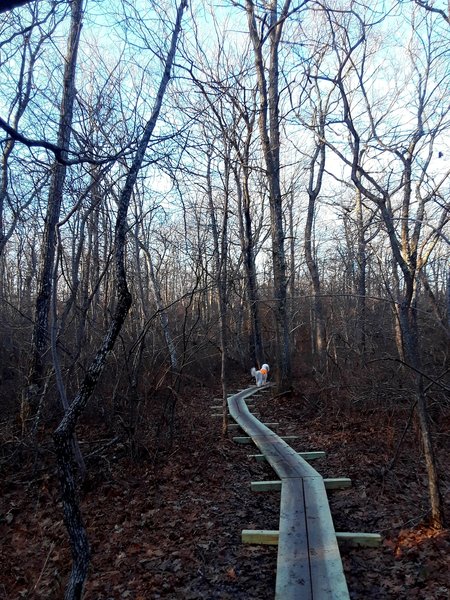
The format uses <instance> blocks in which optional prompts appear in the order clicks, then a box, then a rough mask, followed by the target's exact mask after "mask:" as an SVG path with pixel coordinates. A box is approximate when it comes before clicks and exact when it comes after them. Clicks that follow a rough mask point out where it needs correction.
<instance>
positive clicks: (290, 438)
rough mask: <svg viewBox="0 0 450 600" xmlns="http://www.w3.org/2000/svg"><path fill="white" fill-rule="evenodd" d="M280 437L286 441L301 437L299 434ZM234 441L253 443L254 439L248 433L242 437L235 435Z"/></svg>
mask: <svg viewBox="0 0 450 600" xmlns="http://www.w3.org/2000/svg"><path fill="white" fill-rule="evenodd" d="M278 437H279V438H280V439H282V440H284V441H285V442H287V441H293V440H298V438H299V436H298V435H280V436H278ZM233 442H236V443H237V444H251V443H252V442H253V439H252V438H251V437H249V436H247V435H246V436H241V437H234V438H233Z"/></svg>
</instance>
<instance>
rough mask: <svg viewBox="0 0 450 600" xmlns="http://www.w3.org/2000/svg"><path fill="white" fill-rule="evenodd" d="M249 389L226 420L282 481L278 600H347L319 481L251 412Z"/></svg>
mask: <svg viewBox="0 0 450 600" xmlns="http://www.w3.org/2000/svg"><path fill="white" fill-rule="evenodd" d="M263 390H267V387H263V388H258V387H256V386H253V387H251V388H248V389H246V390H243V391H241V392H239V393H237V394H234V395H233V396H230V397H229V398H228V409H229V413H230V416H231V417H232V418H233V419H234V420H235V421H236V423H237V424H238V425H239V427H240V428H241V429H243V430H244V431H245V433H246V434H247V435H248V436H250V437H251V438H252V440H253V442H254V443H255V445H256V446H257V447H258V448H259V450H260V451H261V453H262V454H263V455H264V456H265V458H266V460H267V461H268V462H269V463H270V465H271V467H272V468H273V469H274V471H275V472H276V473H277V475H278V477H279V479H280V481H281V501H280V525H279V532H278V557H277V576H276V588H275V598H276V600H348V599H349V593H348V589H347V582H346V580H345V576H344V571H343V567H342V561H341V557H340V554H339V548H338V543H337V539H336V532H335V530H334V525H333V521H332V518H331V513H330V509H329V505H328V499H327V494H326V490H325V484H324V480H323V478H322V477H321V475H320V474H319V473H318V472H317V471H316V470H315V469H313V468H312V467H311V466H310V465H309V464H308V463H307V462H306V460H304V459H303V458H302V456H301V455H299V454H298V453H297V452H296V451H294V450H293V449H292V448H291V447H290V446H289V445H288V444H287V443H286V442H285V441H284V440H282V439H281V438H280V437H279V436H278V435H277V434H276V433H274V432H273V431H272V430H271V429H269V428H268V427H267V426H266V425H264V424H263V423H261V422H260V421H259V420H258V419H257V418H256V417H255V416H254V415H252V413H251V412H250V410H249V408H248V406H247V404H246V399H247V398H250V397H251V396H254V395H255V394H257V393H259V392H261V391H263Z"/></svg>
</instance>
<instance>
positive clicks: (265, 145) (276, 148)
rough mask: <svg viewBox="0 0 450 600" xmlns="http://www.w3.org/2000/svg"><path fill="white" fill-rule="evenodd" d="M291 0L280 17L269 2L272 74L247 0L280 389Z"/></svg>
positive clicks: (284, 373) (287, 380)
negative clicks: (283, 145)
mask: <svg viewBox="0 0 450 600" xmlns="http://www.w3.org/2000/svg"><path fill="white" fill-rule="evenodd" d="M289 6H290V2H289V0H287V1H286V2H285V4H284V7H283V14H282V15H281V16H280V18H278V14H277V2H276V0H272V2H271V3H270V5H269V6H268V9H267V10H268V14H266V17H268V27H269V31H270V33H269V39H270V48H269V66H268V67H267V71H268V78H266V69H265V67H264V60H263V54H262V47H263V41H262V40H261V39H260V37H259V34H258V29H257V25H256V17H255V6H254V3H253V2H252V0H246V3H245V7H246V11H247V20H248V27H249V33H250V39H251V42H252V45H253V51H254V56H255V67H256V77H257V83H258V91H259V97H260V106H259V134H260V138H261V148H262V152H263V156H264V164H265V175H266V181H267V187H268V190H269V203H270V222H271V236H272V265H273V280H274V314H275V329H276V340H277V342H276V376H277V385H278V388H279V390H286V389H289V388H290V387H291V384H292V381H291V379H292V369H291V354H290V334H289V319H288V309H287V278H286V273H287V268H286V256H285V247H284V241H285V235H284V225H283V200H282V195H281V186H280V119H279V106H278V103H279V92H278V80H279V70H278V47H279V43H280V39H281V34H282V30H283V24H284V22H285V18H286V16H287V14H288V11H289Z"/></svg>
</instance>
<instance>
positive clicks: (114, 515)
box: [0, 381, 450, 600]
mask: <svg viewBox="0 0 450 600" xmlns="http://www.w3.org/2000/svg"><path fill="white" fill-rule="evenodd" d="M247 385H251V382H250V381H245V382H243V386H242V387H246V386H247ZM217 393H218V390H217V389H216V390H212V391H211V390H207V389H206V388H204V387H203V388H200V387H199V388H198V389H191V390H190V391H189V396H188V395H187V393H186V392H185V394H184V396H183V398H182V399H179V401H178V406H177V416H176V420H175V432H174V438H173V442H172V445H171V447H170V449H168V448H166V449H165V451H164V452H160V453H159V455H158V456H157V459H156V460H155V456H154V455H153V453H152V452H150V451H149V452H148V453H147V454H145V453H144V454H143V455H141V457H140V459H139V460H137V461H136V460H132V459H131V458H130V455H129V451H128V449H127V445H126V444H124V443H123V441H120V440H118V441H116V442H115V443H114V444H110V445H106V444H107V443H108V441H109V440H111V439H112V438H113V436H112V435H111V433H110V430H108V431H107V430H106V427H105V426H104V427H105V428H104V430H103V431H102V429H101V426H100V425H98V424H97V426H96V427H95V428H94V427H89V428H88V427H87V424H86V423H85V424H84V425H82V428H81V431H80V439H85V440H87V441H85V442H84V443H83V445H82V447H83V451H84V454H85V455H86V456H88V455H91V456H90V457H88V460H87V462H88V467H89V473H90V475H89V485H88V486H86V487H85V489H84V491H83V495H82V511H83V514H84V517H85V521H86V525H87V529H88V535H89V539H90V543H91V550H92V564H91V568H90V573H89V579H88V582H87V586H86V594H85V597H86V598H89V599H94V600H109V599H114V600H116V599H117V600H121V599H130V600H144V599H145V600H152V599H158V598H165V599H174V600H175V599H180V600H196V599H199V600H200V599H207V600H213V599H220V600H232V599H233V600H239V599H242V600H244V599H245V600H247V599H258V600H264V599H271V598H273V597H274V586H275V569H276V547H267V546H249V545H243V544H241V541H240V535H241V530H242V529H252V528H255V529H277V528H278V506H279V493H277V492H266V493H253V492H252V491H251V490H250V482H251V481H257V480H263V479H274V475H273V473H272V472H271V470H270V468H269V467H268V466H266V465H264V464H260V463H257V462H256V461H253V460H252V459H249V458H248V457H247V454H249V453H251V452H252V450H251V447H249V446H239V445H237V444H235V443H233V441H232V435H233V434H231V435H230V436H229V438H228V439H222V438H221V435H220V419H213V418H212V417H211V416H210V413H211V411H210V406H211V404H212V398H213V397H214V396H217ZM339 393H340V392H339V391H338V390H333V389H328V390H322V391H320V390H319V389H318V387H316V386H314V384H313V383H312V382H311V381H304V382H301V386H300V383H298V384H297V391H296V392H295V393H294V394H292V395H291V396H289V397H279V398H274V397H272V393H269V394H266V396H265V397H264V399H261V400H258V408H259V412H260V414H261V415H262V416H263V417H264V420H268V421H277V422H279V424H280V425H279V427H277V428H276V430H277V432H279V433H280V434H297V435H298V436H299V439H298V440H297V441H295V442H293V443H292V446H293V447H294V448H295V449H297V450H325V451H326V453H327V456H326V458H324V459H320V460H316V461H314V463H313V466H314V467H315V468H316V469H317V470H319V472H320V473H321V474H322V475H323V476H324V477H344V476H345V477H350V478H351V479H352V488H349V489H346V490H342V491H335V492H332V493H330V506H331V509H332V514H333V518H334V521H335V527H336V530H338V531H361V532H378V533H381V534H382V536H383V544H382V546H381V547H379V548H352V547H342V548H341V554H342V560H343V564H344V569H345V573H346V577H347V582H348V587H349V591H350V597H351V598H352V599H358V600H363V599H364V600H367V599H369V598H373V599H392V600H394V599H395V600H403V599H405V600H406V599H408V600H414V599H417V600H439V599H442V600H444V599H445V600H447V599H448V598H449V597H450V580H449V578H450V570H449V568H448V558H449V556H450V535H449V531H448V530H447V531H443V532H438V531H435V530H433V529H431V528H429V527H428V526H427V525H426V519H427V514H428V506H429V505H428V496H427V483H426V475H425V472H424V461H423V456H422V453H421V449H420V444H419V443H418V442H417V434H416V432H415V431H414V426H411V427H410V428H409V431H408V433H407V434H406V436H405V438H404V440H403V442H402V445H401V447H400V450H399V453H398V456H397V459H396V462H395V465H394V466H393V468H392V469H390V470H389V469H388V465H389V463H390V461H391V460H392V458H393V457H394V455H395V454H396V448H397V445H398V442H399V440H400V438H401V436H402V433H403V430H404V428H405V424H406V423H407V421H408V415H409V412H410V409H409V407H408V406H404V405H403V406H399V405H395V404H392V405H391V406H390V408H386V406H384V408H383V409H381V408H380V406H379V405H377V406H374V405H373V404H370V403H369V402H365V401H363V400H361V401H359V400H356V401H355V400H352V399H350V398H348V397H347V398H346V399H345V401H344V402H340V401H339V402H338V401H337V399H336V395H338V394H339ZM449 412H450V411H449V410H447V416H446V417H445V416H444V415H443V413H442V412H441V413H440V415H439V419H436V422H434V424H433V426H434V432H433V433H434V439H435V442H436V448H437V454H438V461H439V469H440V474H441V477H442V480H441V487H442V492H443V493H445V492H447V507H446V509H447V515H448V516H449V517H450V506H449V499H448V490H449V483H450V474H449V465H450V456H449V450H450V443H449V441H450V440H449V435H450V427H449V425H450V419H449V415H448V413H449ZM142 423H145V422H144V421H142ZM142 427H144V425H142ZM149 427H151V425H149ZM83 435H84V437H83ZM47 437H48V438H49V436H47ZM119 437H120V436H119ZM143 439H144V438H143ZM1 442H2V454H1V456H2V458H1V468H2V480H3V484H2V488H3V489H2V495H1V496H2V497H1V501H0V537H1V540H2V542H1V549H0V564H1V572H0V598H1V599H2V600H3V599H5V600H6V599H7V600H16V599H17V600H18V599H22V598H26V599H30V600H32V599H37V598H41V599H44V598H45V599H48V600H53V599H55V600H56V599H60V598H62V597H63V588H64V584H65V581H66V579H67V576H68V570H69V565H70V560H69V558H70V553H69V550H68V547H67V542H66V535H65V530H64V526H63V522H62V510H61V504H60V502H59V491H58V486H57V482H56V479H55V477H54V465H53V454H52V450H51V442H50V441H49V439H48V440H47V444H45V443H44V444H43V445H42V446H41V450H40V458H39V463H37V464H39V465H40V466H39V467H37V466H36V463H34V464H33V462H32V461H31V459H30V456H29V453H26V452H24V450H23V449H21V448H20V446H19V445H18V443H17V441H16V440H15V438H14V436H13V434H12V430H9V433H8V430H5V428H3V430H2V432H1ZM105 446H106V447H105Z"/></svg>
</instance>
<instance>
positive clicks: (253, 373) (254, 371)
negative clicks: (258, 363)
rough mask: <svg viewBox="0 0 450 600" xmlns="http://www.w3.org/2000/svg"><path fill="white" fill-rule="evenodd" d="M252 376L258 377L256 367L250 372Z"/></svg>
mask: <svg viewBox="0 0 450 600" xmlns="http://www.w3.org/2000/svg"><path fill="white" fill-rule="evenodd" d="M250 374H251V376H252V377H254V376H255V375H256V369H255V367H252V369H251V371H250Z"/></svg>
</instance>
